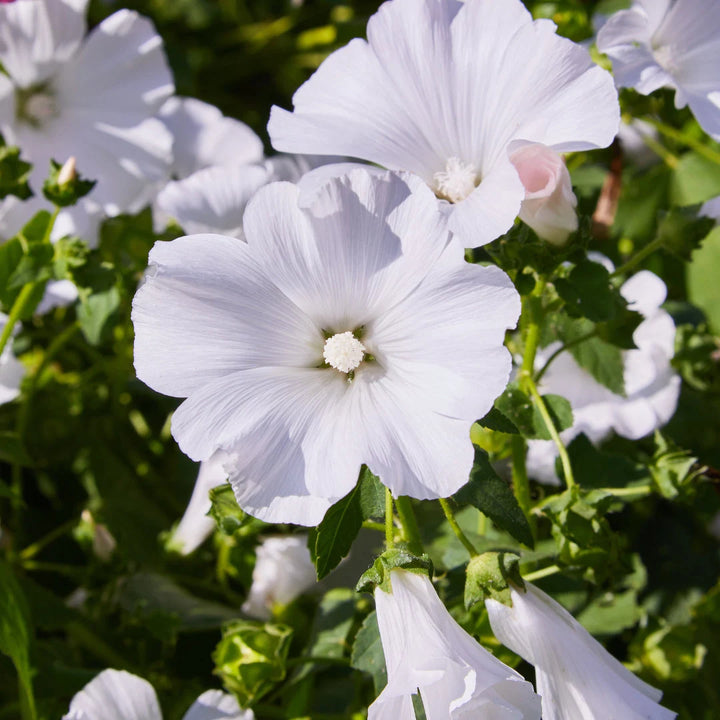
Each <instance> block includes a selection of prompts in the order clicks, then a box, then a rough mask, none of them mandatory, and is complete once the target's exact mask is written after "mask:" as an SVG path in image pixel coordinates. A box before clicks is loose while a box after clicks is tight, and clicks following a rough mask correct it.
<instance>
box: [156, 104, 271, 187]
mask: <svg viewBox="0 0 720 720" xmlns="http://www.w3.org/2000/svg"><path fill="white" fill-rule="evenodd" d="M160 119H161V120H162V121H163V122H164V123H165V125H166V126H167V128H168V130H170V132H171V133H172V136H173V156H174V159H173V174H174V175H176V176H177V177H178V178H185V177H187V176H188V175H192V174H193V173H194V172H197V171H198V170H202V169H203V168H208V167H213V166H218V165H219V166H228V167H229V166H237V165H246V164H248V163H256V162H260V161H261V160H262V159H263V144H262V140H261V139H260V138H259V137H258V136H257V135H256V134H255V133H254V132H253V131H252V129H251V128H249V127H248V126H247V125H246V124H245V123H243V122H240V121H239V120H235V119H234V118H229V117H226V116H225V115H223V114H222V112H221V111H220V110H219V109H218V108H216V107H215V106H214V105H209V104H208V103H205V102H202V100H197V99H195V98H188V97H171V98H170V99H169V100H168V101H167V102H166V103H165V104H164V105H163V106H162V108H160Z"/></svg>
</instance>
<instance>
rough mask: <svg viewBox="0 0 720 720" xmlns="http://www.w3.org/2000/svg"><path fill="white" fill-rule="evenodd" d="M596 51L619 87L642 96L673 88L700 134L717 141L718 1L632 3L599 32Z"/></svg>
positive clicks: (719, 124)
mask: <svg viewBox="0 0 720 720" xmlns="http://www.w3.org/2000/svg"><path fill="white" fill-rule="evenodd" d="M597 45H598V49H599V50H600V51H601V52H604V53H607V55H608V57H609V58H610V59H611V60H612V63H613V71H614V73H615V81H616V83H617V85H618V86H619V87H632V88H635V90H637V91H638V92H639V93H642V94H643V95H649V94H650V93H651V92H653V91H655V90H657V89H658V88H661V87H669V88H674V89H675V106H676V107H678V108H682V107H685V105H689V106H690V110H692V113H693V115H695V118H696V119H697V121H698V122H699V123H700V125H701V127H702V128H703V130H705V132H706V133H708V134H709V135H711V136H712V137H713V138H715V140H720V2H718V1H717V0H635V2H633V4H632V7H631V8H630V9H629V10H621V11H619V12H617V13H615V14H614V15H613V16H612V17H610V19H609V20H608V21H607V23H605V25H604V26H603V27H602V28H601V29H600V32H599V33H598V38H597Z"/></svg>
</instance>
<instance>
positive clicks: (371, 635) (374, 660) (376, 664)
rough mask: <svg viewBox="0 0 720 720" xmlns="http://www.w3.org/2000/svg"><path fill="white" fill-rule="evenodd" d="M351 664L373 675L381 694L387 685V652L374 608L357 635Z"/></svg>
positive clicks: (375, 684) (376, 691) (374, 682)
mask: <svg viewBox="0 0 720 720" xmlns="http://www.w3.org/2000/svg"><path fill="white" fill-rule="evenodd" d="M350 664H351V665H352V667H354V668H355V669H356V670H362V671H363V672H366V673H369V674H370V675H371V677H372V679H373V684H374V686H375V693H376V694H378V695H379V694H380V692H381V691H382V689H383V688H384V687H385V686H386V685H387V670H386V668H385V654H384V653H383V649H382V642H381V641H380V630H379V629H378V624H377V615H376V614H375V611H374V610H373V611H372V612H371V613H370V614H369V615H368V616H367V617H366V618H365V620H364V621H363V624H362V625H361V626H360V629H359V630H358V633H357V635H356V636H355V642H354V643H353V649H352V655H351V656H350Z"/></svg>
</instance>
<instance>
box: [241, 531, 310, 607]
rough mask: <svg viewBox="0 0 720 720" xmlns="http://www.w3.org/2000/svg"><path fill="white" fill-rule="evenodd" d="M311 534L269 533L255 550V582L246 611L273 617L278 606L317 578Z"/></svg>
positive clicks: (286, 602) (294, 596)
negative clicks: (277, 535)
mask: <svg viewBox="0 0 720 720" xmlns="http://www.w3.org/2000/svg"><path fill="white" fill-rule="evenodd" d="M307 543H308V539H307V535H288V536H286V537H269V538H266V539H265V540H263V541H262V543H261V544H260V545H259V546H258V547H257V550H256V551H255V557H256V560H255V568H254V569H253V574H252V586H251V587H250V592H249V594H248V598H247V600H246V601H245V602H244V603H243V606H242V611H243V612H244V613H247V614H248V615H250V616H251V617H255V618H259V619H260V620H269V619H270V618H271V617H272V612H273V609H274V608H275V607H276V606H280V607H282V606H283V605H287V604H289V603H291V602H292V601H293V600H294V599H295V598H296V597H298V596H299V595H302V594H303V593H304V592H305V591H306V590H307V589H308V588H311V587H312V586H313V585H314V584H315V583H316V582H317V576H316V574H315V566H314V565H313V562H312V560H311V559H310V551H309V550H308V547H307Z"/></svg>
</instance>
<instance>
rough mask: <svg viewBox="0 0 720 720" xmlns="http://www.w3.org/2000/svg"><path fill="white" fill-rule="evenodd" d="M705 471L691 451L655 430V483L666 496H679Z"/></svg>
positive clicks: (652, 474)
mask: <svg viewBox="0 0 720 720" xmlns="http://www.w3.org/2000/svg"><path fill="white" fill-rule="evenodd" d="M702 471H703V468H701V467H700V466H699V465H698V460H697V458H696V457H693V456H692V455H691V454H690V452H689V451H687V450H683V449H682V448H680V447H678V446H677V445H675V443H673V442H672V440H668V439H667V438H665V437H664V436H663V435H662V433H660V431H658V430H656V431H655V453H654V455H653V459H652V464H651V465H650V476H651V477H652V480H653V485H654V486H655V487H656V488H657V490H658V492H659V493H660V494H661V495H662V496H663V497H665V498H674V497H677V496H678V495H679V494H680V492H681V490H682V489H683V488H684V487H686V486H687V485H689V484H690V483H691V482H692V481H693V480H694V479H695V478H696V477H698V475H700V474H701V473H702Z"/></svg>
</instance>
